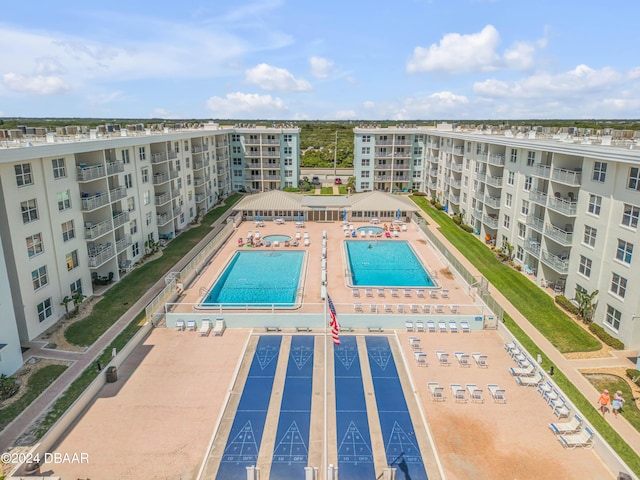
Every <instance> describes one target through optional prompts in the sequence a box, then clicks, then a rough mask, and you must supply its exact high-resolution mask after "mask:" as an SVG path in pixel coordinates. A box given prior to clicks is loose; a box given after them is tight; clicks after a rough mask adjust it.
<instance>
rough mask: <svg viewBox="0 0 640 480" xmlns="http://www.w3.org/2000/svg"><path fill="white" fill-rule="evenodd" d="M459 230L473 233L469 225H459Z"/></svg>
mask: <svg viewBox="0 0 640 480" xmlns="http://www.w3.org/2000/svg"><path fill="white" fill-rule="evenodd" d="M460 228H461V229H462V230H464V231H465V232H467V233H473V227H472V226H471V225H466V224H464V223H463V224H462V225H460Z"/></svg>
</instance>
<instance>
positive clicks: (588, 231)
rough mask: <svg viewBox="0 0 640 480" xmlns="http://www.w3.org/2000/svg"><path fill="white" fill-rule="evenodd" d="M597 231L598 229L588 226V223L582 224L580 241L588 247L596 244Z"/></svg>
mask: <svg viewBox="0 0 640 480" xmlns="http://www.w3.org/2000/svg"><path fill="white" fill-rule="evenodd" d="M597 233H598V230H597V229H595V228H593V227H590V226H589V225H585V226H584V238H583V240H582V243H584V244H586V245H589V246H590V247H593V246H595V244H596V234H597Z"/></svg>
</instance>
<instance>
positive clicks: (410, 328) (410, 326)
mask: <svg viewBox="0 0 640 480" xmlns="http://www.w3.org/2000/svg"><path fill="white" fill-rule="evenodd" d="M404 328H405V329H406V331H407V332H413V331H414V330H413V322H410V321H409V320H407V321H406V322H404Z"/></svg>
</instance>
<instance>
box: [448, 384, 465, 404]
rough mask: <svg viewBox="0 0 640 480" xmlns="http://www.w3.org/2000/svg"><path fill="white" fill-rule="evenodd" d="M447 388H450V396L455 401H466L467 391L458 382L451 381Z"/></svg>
mask: <svg viewBox="0 0 640 480" xmlns="http://www.w3.org/2000/svg"><path fill="white" fill-rule="evenodd" d="M449 388H450V389H451V396H452V397H453V399H454V400H455V401H456V402H461V403H465V402H466V401H467V392H466V391H465V389H464V388H462V385H460V384H459V383H451V384H449Z"/></svg>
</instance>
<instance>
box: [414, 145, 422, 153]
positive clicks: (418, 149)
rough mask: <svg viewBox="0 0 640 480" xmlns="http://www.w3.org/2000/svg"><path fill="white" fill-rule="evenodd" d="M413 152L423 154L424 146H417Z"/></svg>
mask: <svg viewBox="0 0 640 480" xmlns="http://www.w3.org/2000/svg"><path fill="white" fill-rule="evenodd" d="M413 154H414V155H422V147H415V148H414V149H413Z"/></svg>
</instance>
